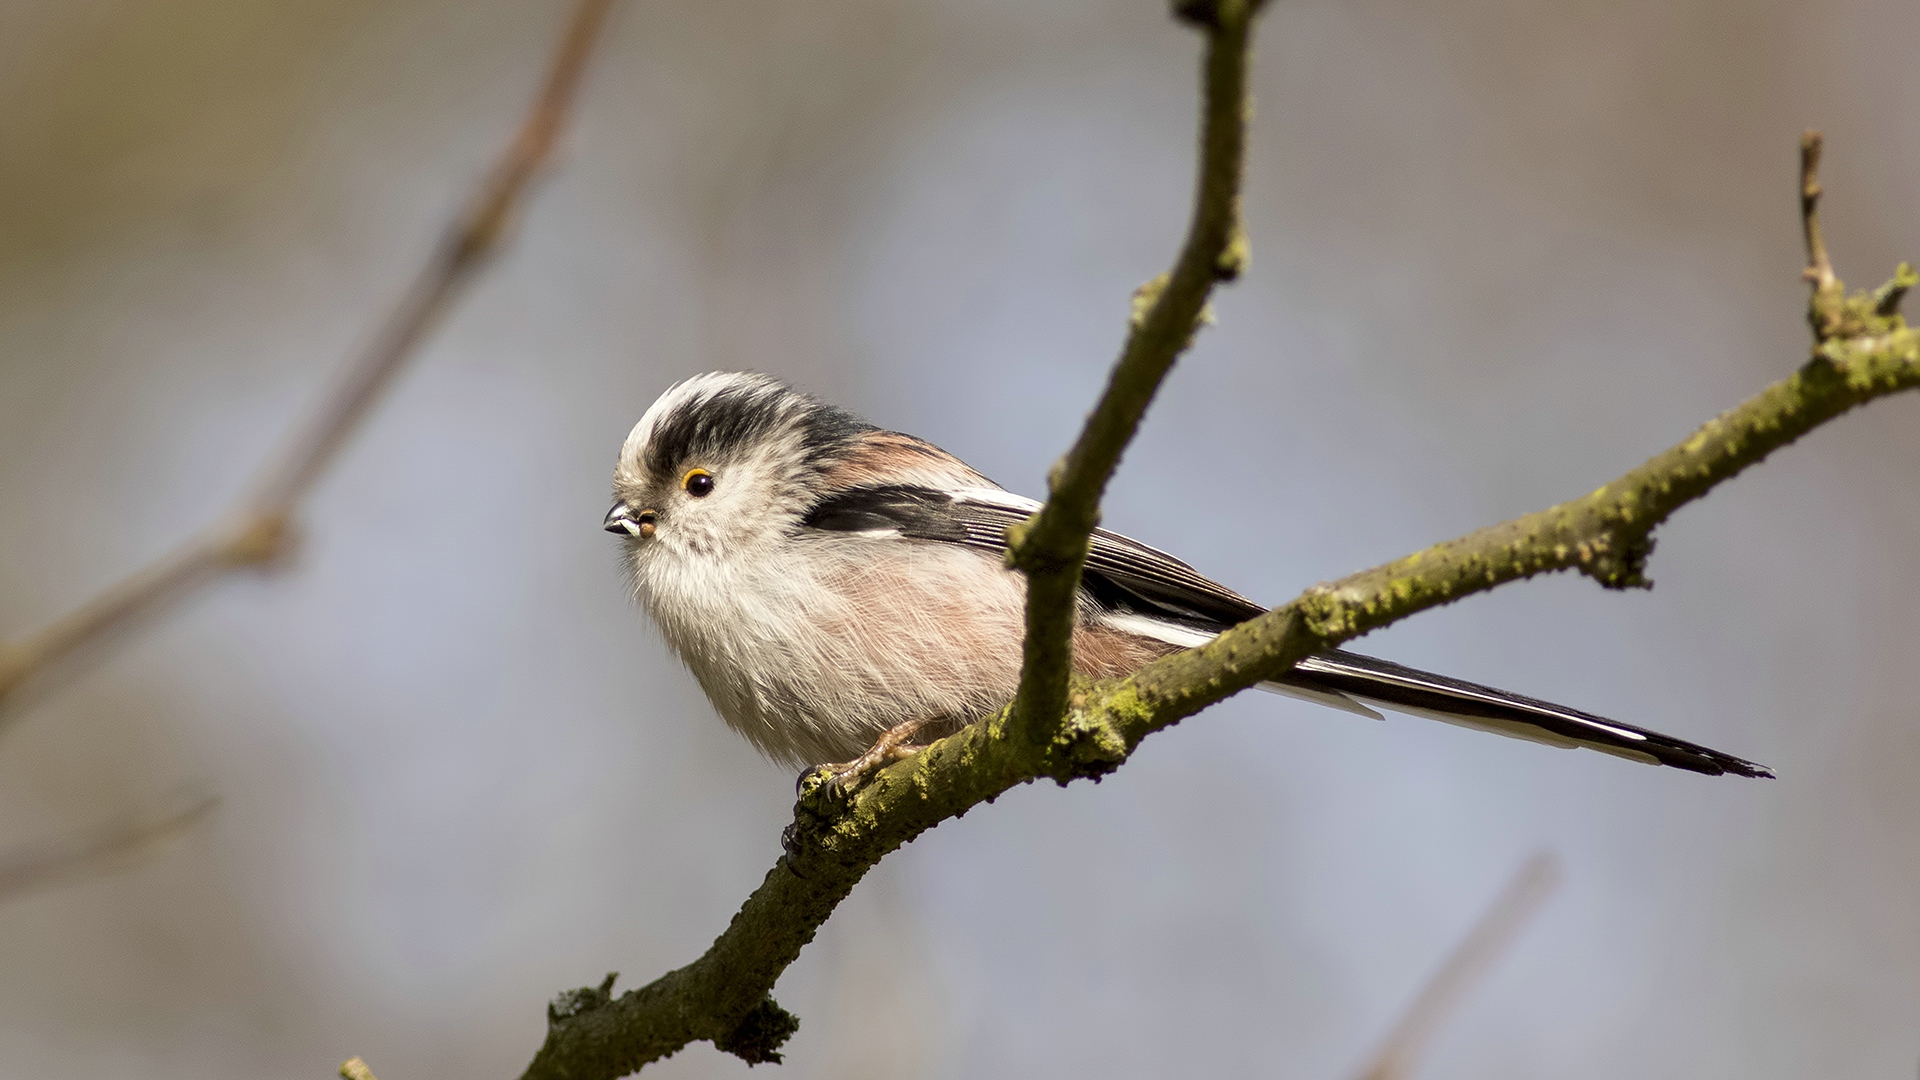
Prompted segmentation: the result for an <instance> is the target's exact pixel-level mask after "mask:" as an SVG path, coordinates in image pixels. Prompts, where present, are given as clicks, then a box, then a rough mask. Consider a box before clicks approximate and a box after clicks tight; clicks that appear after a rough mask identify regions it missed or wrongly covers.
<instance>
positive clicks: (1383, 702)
mask: <svg viewBox="0 0 1920 1080" xmlns="http://www.w3.org/2000/svg"><path fill="white" fill-rule="evenodd" d="M1275 683H1276V684H1277V685H1271V689H1273V690H1276V691H1279V692H1280V693H1287V694H1294V695H1298V696H1302V697H1307V698H1309V699H1310V700H1314V701H1319V702H1322V703H1323V704H1330V705H1334V706H1335V707H1336V708H1338V707H1341V706H1340V704H1339V703H1338V702H1334V701H1328V700H1327V699H1328V698H1329V697H1344V698H1347V699H1349V700H1350V701H1354V702H1359V703H1361V704H1363V705H1377V706H1379V707H1381V708H1385V709H1392V710H1393V711H1395V712H1404V713H1411V714H1413V715H1415V716H1425V717H1429V718H1431V719H1434V720H1443V721H1445V722H1447V723H1449V724H1459V725H1461V726H1463V727H1470V728H1478V729H1480V730H1482V731H1491V732H1494V733H1495V734H1499V735H1509V736H1512V737H1514V738H1516V739H1526V740H1529V741H1531V742H1538V743H1545V744H1547V745H1548V746H1560V747H1568V748H1572V747H1576V746H1584V747H1587V748H1588V749H1591V750H1599V751H1601V752H1602V753H1607V754H1614V755H1616V756H1618V757H1623V758H1630V759H1632V760H1634V761H1642V762H1645V763H1647V764H1649V765H1671V766H1673V767H1674V768H1676V769H1686V770H1688V771H1690V772H1697V773H1706V774H1707V775H1709V776H1721V775H1724V774H1727V773H1732V774H1733V775H1735V776H1766V777H1771V776H1772V775H1773V771H1772V770H1770V769H1768V768H1767V767H1766V766H1764V765H1756V764H1754V763H1753V762H1751V761H1744V760H1742V759H1740V758H1737V757H1734V756H1733V755H1731V754H1723V753H1721V752H1720V751H1718V750H1709V749H1708V748H1706V747H1704V746H1700V745H1698V744H1696V743H1690V742H1687V741H1686V740H1684V739H1676V738H1674V737H1673V736H1671V735H1662V734H1660V733H1659V732H1657V731H1648V730H1647V729H1646V728H1639V727H1634V726H1633V725H1632V724H1623V723H1621V722H1619V721H1618V720H1608V719H1607V718H1606V717H1603V716H1595V715H1593V714H1592V713H1587V712H1581V711H1580V710H1579V709H1569V708H1567V707H1566V706H1565V705H1555V704H1552V703H1551V702H1546V701H1540V700H1538V699H1535V698H1530V697H1527V696H1525V695H1522V694H1515V693H1510V692H1508V691H1506V690H1496V689H1494V688H1493V687H1491V686H1481V685H1480V684H1479V683H1470V682H1467V681H1465V680H1464V679H1454V678H1449V677H1447V676H1445V675H1435V674H1433V673H1432V672H1428V671H1420V670H1417V669H1415V668H1410V667H1406V666H1404V665H1401V664H1396V663H1393V662H1392V661H1389V660H1376V659H1374V658H1373V657H1371V656H1361V655H1360V654H1358V653H1350V652H1346V651H1344V650H1339V649H1336V650H1334V651H1332V652H1324V653H1320V654H1318V655H1315V656H1309V657H1307V658H1306V659H1305V660H1302V661H1300V662H1299V663H1298V664H1295V665H1294V668H1293V670H1292V671H1289V672H1288V673H1287V674H1286V675H1285V676H1283V677H1282V678H1280V679H1278V680H1275ZM1350 711H1351V710H1350Z"/></svg>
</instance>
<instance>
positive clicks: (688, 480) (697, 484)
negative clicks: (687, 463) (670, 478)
mask: <svg viewBox="0 0 1920 1080" xmlns="http://www.w3.org/2000/svg"><path fill="white" fill-rule="evenodd" d="M680 487H681V489H682V490H684V491H685V492H686V493H687V494H689V495H691V496H693V497H694V498H696V499H704V498H706V497H707V496H709V495H711V494H713V474H712V473H710V472H708V471H707V470H705V469H688V470H687V475H685V476H683V477H681V478H680Z"/></svg>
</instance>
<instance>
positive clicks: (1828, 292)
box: [1800, 131, 1846, 347]
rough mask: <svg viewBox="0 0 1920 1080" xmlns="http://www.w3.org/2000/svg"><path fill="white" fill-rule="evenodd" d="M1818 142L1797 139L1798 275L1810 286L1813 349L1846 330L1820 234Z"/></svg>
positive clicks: (1840, 293) (1810, 137)
mask: <svg viewBox="0 0 1920 1080" xmlns="http://www.w3.org/2000/svg"><path fill="white" fill-rule="evenodd" d="M1822 142H1823V140H1822V139H1821V137H1820V133H1819V132H1817V131H1807V132H1804V133H1802V134H1801V136H1800V226H1801V229H1802V231H1803V232H1804V233H1805V236H1806V244H1807V268H1806V269H1805V270H1802V271H1801V276H1802V277H1804V278H1806V279H1807V283H1808V284H1809V285H1811V286H1812V291H1811V293H1810V294H1809V295H1808V297H1807V325H1808V326H1809V327H1810V328H1812V330H1813V341H1814V345H1815V346H1816V347H1817V346H1819V345H1821V344H1824V343H1825V342H1827V341H1829V340H1831V339H1832V338H1835V337H1838V336H1840V335H1841V334H1842V333H1844V332H1845V330H1846V327H1845V326H1843V325H1842V323H1843V320H1844V318H1845V311H1844V307H1845V304H1844V301H1845V300H1846V289H1845V287H1844V286H1842V285H1841V284H1840V282H1839V279H1837V278H1835V277H1834V275H1833V260H1832V259H1830V258H1828V257H1827V241H1826V238H1825V237H1823V236H1822V235H1821V232H1820V195H1821V188H1820V149H1821V145H1822Z"/></svg>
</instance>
